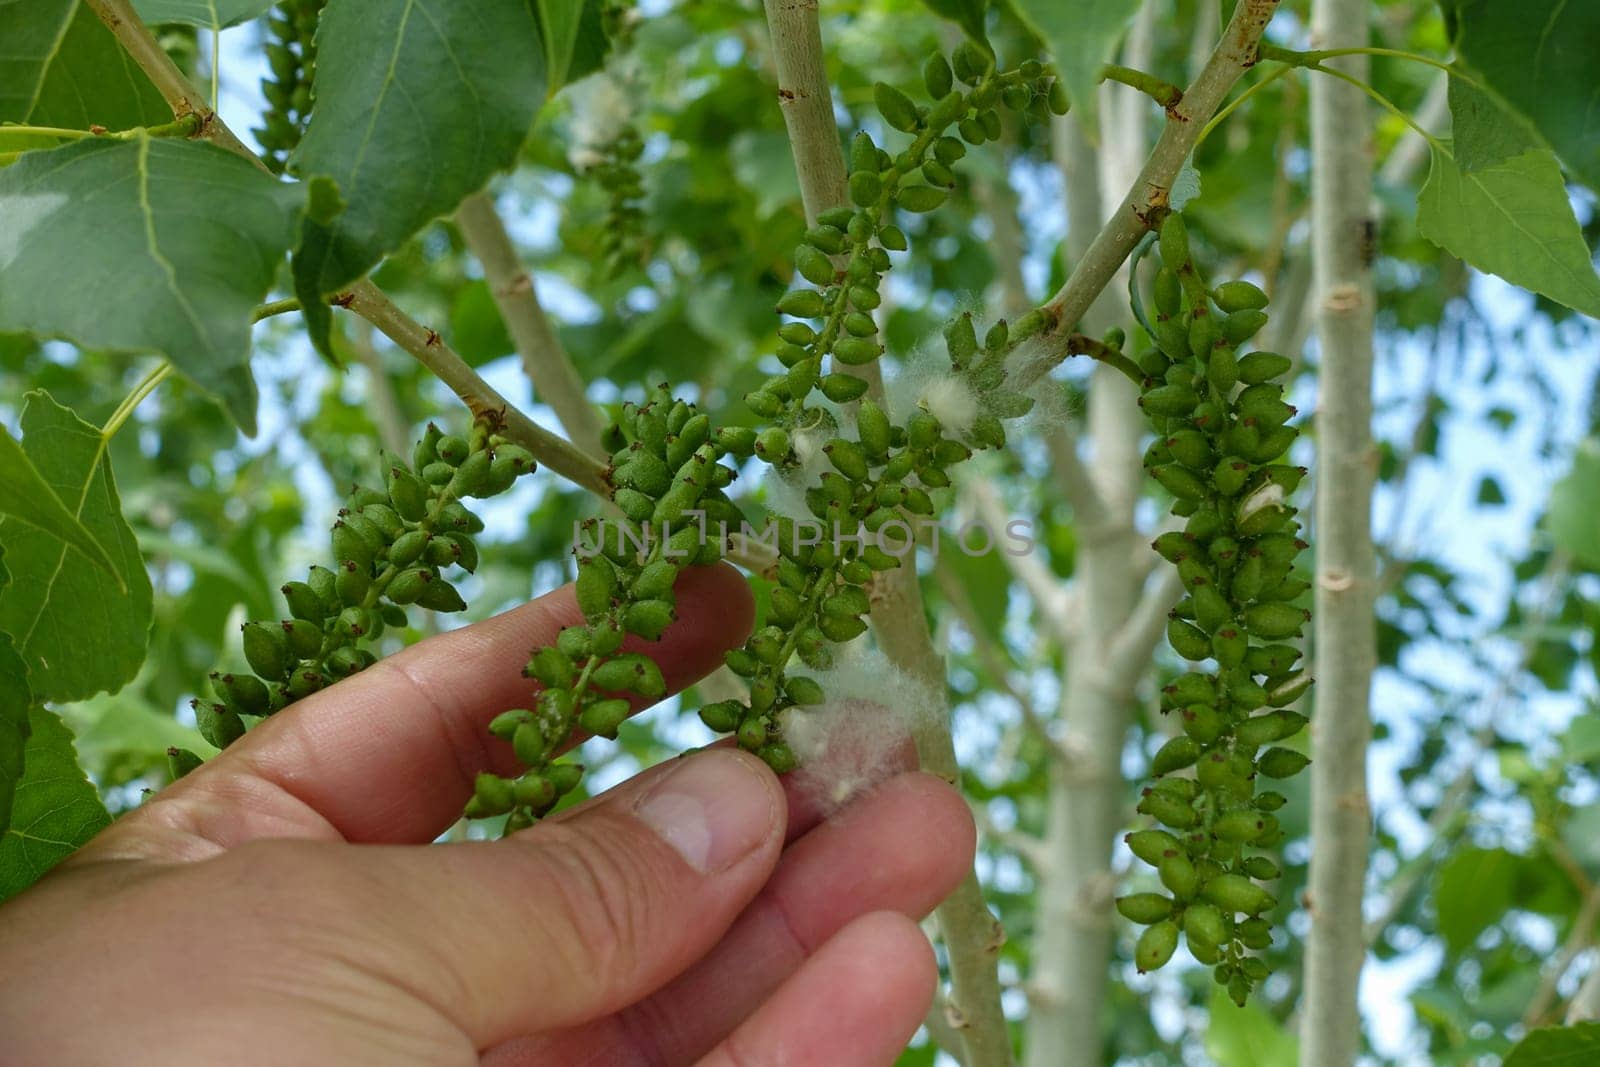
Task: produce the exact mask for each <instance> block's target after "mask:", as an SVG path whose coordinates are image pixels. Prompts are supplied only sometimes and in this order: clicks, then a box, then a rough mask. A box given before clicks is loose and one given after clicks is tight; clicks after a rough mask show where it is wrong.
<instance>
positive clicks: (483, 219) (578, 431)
mask: <svg viewBox="0 0 1600 1067" xmlns="http://www.w3.org/2000/svg"><path fill="white" fill-rule="evenodd" d="M456 225H457V226H458V227H460V229H461V235H462V236H463V237H464V238H466V242H467V247H468V248H470V249H471V250H472V254H473V255H475V256H477V257H478V262H479V263H481V264H482V265H483V275H484V280H485V281H487V282H488V283H489V295H490V296H492V297H493V298H494V303H495V307H497V308H499V309H500V317H501V318H503V319H504V320H505V323H506V329H507V331H508V332H509V333H510V334H511V340H512V342H513V343H514V344H515V345H516V348H517V355H518V356H520V357H521V359H522V369H523V372H524V373H525V374H527V376H528V380H529V381H530V382H532V383H533V388H534V391H535V392H536V393H537V394H538V398H539V399H540V400H542V401H544V402H545V403H546V404H549V405H550V407H551V409H552V410H554V411H555V413H556V418H558V419H560V420H561V428H562V429H564V430H566V432H567V437H568V438H569V439H570V440H571V441H573V442H574V443H575V444H577V445H579V446H581V447H582V448H584V449H585V450H588V451H593V452H596V453H597V454H598V452H599V450H600V432H601V430H602V429H603V427H602V426H601V425H600V417H599V415H597V414H596V413H595V409H594V405H593V404H591V403H590V402H589V397H588V395H587V394H586V393H585V390H584V384H583V378H582V376H580V375H579V374H578V369H577V367H575V366H574V365H573V362H572V357H571V356H569V355H568V354H567V350H566V349H565V348H564V347H563V346H562V344H561V340H560V338H558V337H557V336H556V332H555V330H554V329H553V328H552V327H551V325H550V320H549V318H548V317H546V315H545V313H544V308H543V307H541V306H540V305H539V295H538V293H537V292H536V291H535V289H534V287H533V277H532V275H530V274H529V273H528V271H527V270H526V269H524V267H523V266H522V261H521V260H520V259H519V258H518V256H517V249H516V246H515V245H513V244H512V243H511V235H510V234H509V233H507V232H506V227H505V223H504V222H503V221H501V219H500V213H499V212H498V211H496V210H495V205H494V198H493V197H491V196H490V195H489V194H488V193H487V192H482V193H474V194H473V195H471V196H469V197H467V198H466V199H465V200H463V201H462V202H461V206H460V207H459V208H457V209H456Z"/></svg>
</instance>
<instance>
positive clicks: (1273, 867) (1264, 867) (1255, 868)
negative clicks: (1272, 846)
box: [1244, 856, 1283, 882]
mask: <svg viewBox="0 0 1600 1067" xmlns="http://www.w3.org/2000/svg"><path fill="white" fill-rule="evenodd" d="M1244 872H1245V873H1246V874H1248V875H1249V876H1250V877H1251V878H1254V879H1256V880H1257V881H1262V882H1270V881H1272V879H1274V878H1277V877H1278V876H1279V875H1281V874H1282V873H1283V872H1282V871H1280V870H1278V865H1277V864H1276V863H1273V862H1272V861H1271V860H1269V859H1267V857H1265V856H1251V857H1250V858H1249V859H1247V860H1245V861H1244Z"/></svg>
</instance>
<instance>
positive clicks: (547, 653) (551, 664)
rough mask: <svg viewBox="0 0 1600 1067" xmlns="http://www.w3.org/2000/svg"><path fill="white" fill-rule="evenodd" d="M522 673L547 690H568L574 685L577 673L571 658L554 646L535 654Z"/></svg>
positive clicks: (547, 646) (539, 650) (546, 647)
mask: <svg viewBox="0 0 1600 1067" xmlns="http://www.w3.org/2000/svg"><path fill="white" fill-rule="evenodd" d="M522 673H524V674H525V675H527V676H528V677H529V678H533V679H536V680H537V681H538V682H539V683H540V684H542V685H544V686H545V687H546V688H550V689H566V688H569V687H570V686H571V685H572V682H573V678H574V677H575V675H576V673H577V671H576V664H574V663H573V662H572V657H571V656H569V655H567V654H566V653H565V652H563V651H561V649H559V648H557V647H555V646H554V645H546V646H545V647H544V648H541V649H538V650H536V651H535V652H534V654H533V656H532V657H531V658H530V659H529V660H528V666H527V667H526V668H525V669H524V670H523V672H522Z"/></svg>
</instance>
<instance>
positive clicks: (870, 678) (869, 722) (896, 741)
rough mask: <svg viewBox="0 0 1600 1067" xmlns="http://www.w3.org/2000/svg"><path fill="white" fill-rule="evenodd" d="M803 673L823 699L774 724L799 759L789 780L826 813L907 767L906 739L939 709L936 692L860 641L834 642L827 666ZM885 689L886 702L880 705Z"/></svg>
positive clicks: (794, 709) (909, 740) (793, 710)
mask: <svg viewBox="0 0 1600 1067" xmlns="http://www.w3.org/2000/svg"><path fill="white" fill-rule="evenodd" d="M807 673H809V674H811V676H813V677H815V678H816V679H817V681H818V682H820V683H822V687H823V690H824V691H825V692H826V693H827V694H828V700H827V702H826V703H824V704H819V705H815V706H812V707H792V708H789V709H787V710H785V711H784V712H782V713H781V714H780V715H779V717H778V726H779V729H781V730H782V732H783V739H784V741H785V743H787V744H788V746H789V748H790V749H791V750H792V751H793V752H794V754H795V757H796V759H797V760H798V761H799V767H798V769H797V770H795V771H794V772H793V773H792V774H791V775H790V782H791V783H792V785H793V787H794V788H796V789H798V790H799V791H800V792H801V793H802V794H803V795H805V796H806V797H807V798H808V799H809V800H811V801H812V802H813V803H815V804H816V805H817V808H818V809H819V810H820V811H822V812H823V813H824V815H831V814H833V813H834V812H836V811H838V810H839V809H840V808H843V807H844V806H845V805H847V804H849V803H850V802H851V801H852V800H854V799H855V798H857V797H859V796H860V795H861V794H863V793H865V792H868V791H870V790H871V789H873V788H874V787H876V786H877V785H878V784H879V783H880V782H883V781H886V780H887V779H889V778H892V777H894V776H895V775H896V774H898V773H900V772H901V771H902V770H906V769H909V767H910V766H913V765H914V761H915V757H914V756H910V755H909V753H910V752H911V750H912V746H913V738H914V737H915V736H916V733H917V728H918V727H919V726H920V725H922V724H923V723H924V722H925V721H926V720H927V719H928V718H929V717H930V716H936V715H938V714H939V706H940V705H939V694H937V693H933V692H930V691H928V690H927V688H926V687H925V686H921V685H918V684H917V683H916V682H914V681H913V680H912V679H911V678H910V677H909V676H907V675H906V674H905V672H903V671H900V670H898V669H896V668H895V667H894V666H892V665H891V664H890V663H889V661H888V660H887V659H886V658H885V657H884V655H883V654H882V653H881V652H878V651H877V650H875V649H871V648H869V647H868V646H867V644H866V642H865V641H864V640H857V641H854V642H852V643H850V644H848V645H845V646H843V647H841V648H840V649H839V650H838V654H837V658H836V660H835V665H834V667H833V669H832V670H829V671H813V672H807ZM885 694H888V695H889V696H888V699H889V700H890V701H891V702H890V703H884V699H885ZM908 760H909V761H910V762H908Z"/></svg>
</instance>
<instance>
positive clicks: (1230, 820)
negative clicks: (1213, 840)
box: [1211, 811, 1266, 845]
mask: <svg viewBox="0 0 1600 1067" xmlns="http://www.w3.org/2000/svg"><path fill="white" fill-rule="evenodd" d="M1264 829H1266V823H1264V822H1263V821H1262V819H1261V816H1260V815H1257V814H1256V813H1255V812H1253V811H1230V812H1227V813H1226V814H1223V815H1220V816H1218V817H1217V819H1216V820H1215V821H1214V822H1213V823H1212V824H1211V832H1212V833H1213V834H1215V835H1216V837H1217V840H1219V841H1226V842H1228V843H1229V844H1234V845H1243V844H1248V843H1249V842H1251V841H1254V840H1255V839H1256V838H1257V837H1259V836H1260V835H1261V831H1262V830H1264Z"/></svg>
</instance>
